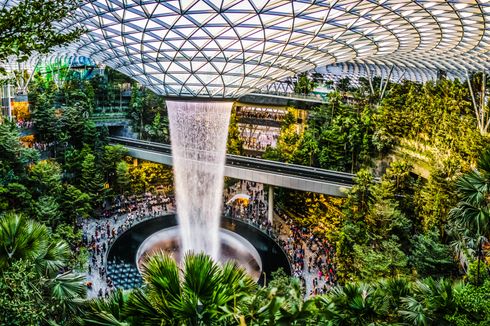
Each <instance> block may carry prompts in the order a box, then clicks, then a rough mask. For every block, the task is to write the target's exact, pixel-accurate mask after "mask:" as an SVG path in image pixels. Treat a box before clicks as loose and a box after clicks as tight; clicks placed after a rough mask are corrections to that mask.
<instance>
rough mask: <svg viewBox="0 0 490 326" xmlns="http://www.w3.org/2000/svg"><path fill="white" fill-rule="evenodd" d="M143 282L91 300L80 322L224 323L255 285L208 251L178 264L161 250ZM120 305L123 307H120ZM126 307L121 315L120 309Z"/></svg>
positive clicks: (147, 265) (150, 262)
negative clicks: (123, 291) (129, 289)
mask: <svg viewBox="0 0 490 326" xmlns="http://www.w3.org/2000/svg"><path fill="white" fill-rule="evenodd" d="M143 279H144V282H145V286H144V287H143V288H142V289H134V290H133V291H132V292H131V293H130V294H129V296H128V298H127V300H126V298H125V297H124V296H123V295H121V294H116V295H114V296H112V297H111V298H109V300H106V301H105V302H101V301H95V302H92V303H89V306H88V309H86V310H85V311H86V312H84V314H83V315H82V317H81V318H82V321H83V323H85V324H90V323H91V322H92V321H94V320H105V321H104V323H101V324H104V325H108V324H110V325H124V323H130V324H132V325H217V324H220V325H224V324H227V322H228V321H230V318H231V317H230V316H229V315H228V314H227V313H225V312H227V311H234V309H236V307H238V306H239V305H240V303H241V302H242V300H243V299H244V298H245V297H246V295H247V294H248V293H250V292H251V291H253V290H255V289H256V286H257V285H256V283H255V282H254V281H253V280H252V279H251V278H250V277H249V276H248V275H247V274H246V272H245V270H243V269H242V268H238V267H237V265H235V263H233V262H228V263H225V264H224V265H219V264H217V263H215V262H214V261H213V260H212V259H211V258H210V257H209V256H206V255H205V254H188V255H186V256H185V257H184V261H183V263H182V265H181V266H179V265H178V264H177V263H176V262H175V260H174V259H173V258H172V257H170V256H168V255H166V254H164V253H157V254H155V255H154V256H152V257H150V258H149V259H148V261H147V262H146V263H145V265H144V268H143ZM121 307H122V309H121ZM121 311H122V313H121Z"/></svg>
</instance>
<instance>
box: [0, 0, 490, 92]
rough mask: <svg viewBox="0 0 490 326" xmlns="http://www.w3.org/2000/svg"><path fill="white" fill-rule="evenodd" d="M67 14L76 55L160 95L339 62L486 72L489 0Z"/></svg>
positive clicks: (140, 5)
mask: <svg viewBox="0 0 490 326" xmlns="http://www.w3.org/2000/svg"><path fill="white" fill-rule="evenodd" d="M4 1H5V0H4ZM76 16H77V17H78V18H77V19H78V22H77V24H81V25H83V26H85V27H86V28H87V29H88V32H87V33H86V35H84V36H83V37H82V39H81V41H80V42H79V43H78V44H77V45H76V46H75V47H74V50H75V51H76V52H77V53H79V54H83V55H87V56H90V57H92V58H93V59H95V60H97V61H99V62H102V63H103V64H107V65H108V66H111V67H113V68H115V69H117V70H119V71H121V72H123V73H126V74H128V75H130V76H132V77H133V78H135V79H136V80H138V81H139V82H141V83H142V84H144V85H146V86H148V87H149V88H151V89H152V90H154V91H155V92H157V93H159V94H162V95H167V96H193V97H237V96H239V95H242V94H244V93H248V92H252V91H254V90H256V89H260V88H263V87H264V86H265V85H267V84H270V83H272V82H274V81H277V80H281V79H284V78H286V77H289V76H292V75H294V74H296V73H299V72H303V71H307V70H311V69H314V68H317V67H325V66H329V65H332V64H340V63H345V64H346V65H350V67H351V68H352V69H354V70H355V69H356V68H355V67H365V66H368V67H380V68H376V69H378V70H379V71H387V70H389V69H391V67H393V66H395V67H396V74H398V75H401V74H403V71H404V70H406V71H407V72H408V73H407V76H406V77H407V78H412V79H420V80H424V78H426V77H427V76H429V77H430V76H434V74H436V72H437V71H438V70H444V71H447V72H450V73H451V72H452V73H454V74H455V75H458V74H461V73H462V72H464V71H465V70H472V71H473V70H484V69H486V68H488V66H489V62H488V57H489V49H490V28H489V27H488V25H487V24H488V23H489V20H490V0H448V1H445V0H431V1H409V0H362V1H359V0H357V1H354V0H337V1H336V0H295V1H291V0H168V1H163V0H161V1H149V0H91V1H87V2H85V3H83V4H82V5H81V7H80V8H79V10H78V12H77V14H76ZM70 24H72V23H69V24H67V25H66V26H64V27H69V26H70ZM376 69H374V70H376ZM417 76H420V78H418V77H417ZM413 77H414V78H413Z"/></svg>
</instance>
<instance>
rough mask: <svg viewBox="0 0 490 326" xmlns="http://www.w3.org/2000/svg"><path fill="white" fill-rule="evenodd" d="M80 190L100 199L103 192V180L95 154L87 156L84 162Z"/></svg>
mask: <svg viewBox="0 0 490 326" xmlns="http://www.w3.org/2000/svg"><path fill="white" fill-rule="evenodd" d="M80 188H81V190H82V191H84V192H86V193H87V194H89V195H90V196H91V197H92V198H96V197H98V196H99V195H100V194H101V192H102V190H103V179H102V176H101V174H100V172H99V170H98V169H97V166H96V164H95V156H94V155H93V154H87V155H86V156H85V158H84V160H83V163H82V175H81V179H80Z"/></svg>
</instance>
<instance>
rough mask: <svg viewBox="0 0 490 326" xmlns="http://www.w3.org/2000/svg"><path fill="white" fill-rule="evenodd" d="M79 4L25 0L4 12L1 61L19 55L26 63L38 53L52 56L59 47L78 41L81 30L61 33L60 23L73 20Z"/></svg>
mask: <svg viewBox="0 0 490 326" xmlns="http://www.w3.org/2000/svg"><path fill="white" fill-rule="evenodd" d="M77 5H78V3H77V2H76V1H73V0H56V1H48V0H21V1H19V3H18V4H15V5H10V6H5V7H3V8H2V10H0V30H2V42H0V59H1V60H5V59H7V57H8V56H10V55H16V56H18V57H19V58H20V59H21V60H25V59H27V58H29V57H30V56H31V54H33V53H35V52H37V53H41V54H45V53H48V52H49V50H50V49H51V48H52V47H54V46H58V45H65V44H68V43H71V42H73V41H75V40H76V39H77V38H78V37H79V36H80V35H81V33H82V32H83V30H82V29H81V28H79V27H76V28H73V29H68V30H65V31H60V30H59V28H57V27H56V23H57V22H60V21H61V20H63V19H65V18H66V17H68V16H70V14H71V12H72V11H73V10H74V9H75V8H76V7H77Z"/></svg>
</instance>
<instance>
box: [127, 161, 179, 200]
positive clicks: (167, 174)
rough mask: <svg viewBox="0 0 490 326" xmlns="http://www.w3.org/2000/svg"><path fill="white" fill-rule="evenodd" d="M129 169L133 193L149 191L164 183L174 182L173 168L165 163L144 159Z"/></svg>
mask: <svg viewBox="0 0 490 326" xmlns="http://www.w3.org/2000/svg"><path fill="white" fill-rule="evenodd" d="M129 171H130V172H129V174H130V180H131V182H130V185H131V191H132V192H133V193H142V192H145V191H149V190H152V189H155V187H156V186H158V185H162V184H167V185H168V184H173V174H172V168H171V167H168V166H165V165H163V164H157V163H152V162H146V161H142V162H140V163H139V164H138V165H133V166H131V167H130V169H129Z"/></svg>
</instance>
